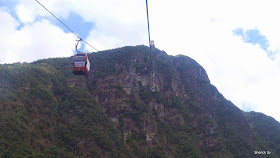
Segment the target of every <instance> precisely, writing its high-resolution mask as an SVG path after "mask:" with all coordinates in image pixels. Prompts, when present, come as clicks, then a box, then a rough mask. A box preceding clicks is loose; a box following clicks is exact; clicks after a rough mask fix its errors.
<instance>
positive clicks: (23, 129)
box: [0, 46, 280, 158]
mask: <svg viewBox="0 0 280 158" xmlns="http://www.w3.org/2000/svg"><path fill="white" fill-rule="evenodd" d="M148 50H149V48H148V47H146V46H136V47H123V48H119V49H113V50H107V51H102V52H98V53H92V54H89V55H88V56H89V60H90V62H91V71H90V73H89V75H87V76H74V75H73V74H72V58H71V57H69V58H53V59H44V60H38V61H36V62H33V63H16V64H9V65H7V64H6V65H1V67H0V157H139V158H142V157H145V156H146V154H147V157H151V158H152V157H153V158H154V157H209V158H210V157H221V158H222V157H229V158H230V157H263V156H269V157H279V156H280V145H279V143H278V142H279V141H280V124H279V122H277V121H275V120H274V119H273V118H271V117H268V116H266V115H264V114H261V113H255V112H243V111H241V110H240V109H239V108H237V107H236V106H235V105H234V104H232V103H231V102H230V101H229V100H227V99H225V98H224V97H223V95H222V94H220V93H219V92H218V90H217V89H216V88H215V86H213V85H211V83H210V81H209V79H208V76H207V73H206V72H205V70H204V69H203V67H201V66H200V65H199V64H198V63H197V62H196V61H194V60H193V59H191V58H189V57H186V56H182V55H179V56H169V55H167V54H166V53H165V52H163V51H160V50H158V49H156V50H155V58H154V59H155V64H154V70H155V85H156V89H155V92H152V91H151V86H152V75H151V72H152V65H151V63H152V62H151V61H149V60H151V58H149V59H148V57H149V51H148ZM146 64H147V69H145V66H146ZM139 73H141V75H140V76H141V80H140V81H139V80H138V78H137V77H138V75H139ZM264 154H265V155H264Z"/></svg>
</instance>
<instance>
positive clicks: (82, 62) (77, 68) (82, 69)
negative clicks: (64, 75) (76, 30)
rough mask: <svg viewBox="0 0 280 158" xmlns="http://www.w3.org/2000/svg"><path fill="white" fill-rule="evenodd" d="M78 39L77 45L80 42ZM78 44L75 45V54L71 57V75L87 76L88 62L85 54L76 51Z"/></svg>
mask: <svg viewBox="0 0 280 158" xmlns="http://www.w3.org/2000/svg"><path fill="white" fill-rule="evenodd" d="M81 40H82V39H80V40H79V41H78V43H79V42H80V41H81ZM78 43H77V44H76V50H77V52H78V53H77V54H76V55H74V57H73V74H74V75H87V74H88V72H89V70H90V62H89V60H88V56H87V54H86V53H82V52H79V51H78V49H77V46H78Z"/></svg>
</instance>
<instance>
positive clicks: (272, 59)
mask: <svg viewBox="0 0 280 158" xmlns="http://www.w3.org/2000/svg"><path fill="white" fill-rule="evenodd" d="M39 2H41V3H42V4H43V5H45V7H47V8H48V9H49V10H50V11H52V12H53V13H54V14H55V15H56V16H57V17H58V18H60V19H61V20H62V21H63V22H64V23H66V25H68V26H69V27H70V28H71V29H72V30H74V31H75V32H76V33H77V34H79V35H80V36H81V38H83V39H85V40H86V41H87V42H88V43H90V44H91V45H93V46H94V47H95V48H97V49H98V50H106V49H112V48H117V47H122V46H127V45H141V44H145V45H148V36H147V21H146V8H145V0H102V1H101V0H39ZM149 12H150V29H151V38H152V39H153V40H154V41H155V45H156V47H157V48H159V49H161V50H164V51H166V52H167V53H168V54H169V55H177V54H183V55H186V56H189V57H191V58H193V59H195V60H196V61H197V62H198V63H199V64H201V65H202V66H203V67H204V68H205V70H206V71H207V73H208V76H209V78H210V81H211V83H212V84H213V85H215V86H216V87H217V88H218V90H219V91H220V92H221V93H222V94H223V95H224V96H225V97H226V98H227V99H229V100H231V101H232V102H233V103H234V104H235V105H237V106H238V107H239V108H240V109H242V110H244V111H252V110H253V111H257V112H262V113H264V114H266V115H269V116H272V117H274V118H275V119H276V120H278V121H280V108H279V106H280V99H279V98H280V93H279V90H280V84H279V81H280V29H279V28H280V22H279V16H280V9H279V0H211V1H209V0H195V1H193V0H172V1H170V0H168V1H167V0H149ZM0 19H1V25H0V35H1V36H0V50H1V55H0V60H1V61H0V63H2V64H3V63H14V62H19V61H20V62H31V61H34V60H38V59H42V58H49V57H69V56H71V55H73V54H74V53H75V44H76V40H77V38H76V37H75V35H73V34H72V33H71V32H69V30H67V29H66V28H65V27H64V26H63V25H61V24H60V23H59V22H58V21H57V20H56V19H55V18H53V17H52V16H51V15H50V14H49V13H48V12H47V11H46V10H44V8H42V7H41V6H40V5H39V4H38V3H37V2H36V1H35V0H0ZM83 48H84V50H85V51H88V52H92V51H94V50H93V49H92V48H90V47H88V46H85V47H84V46H82V49H83Z"/></svg>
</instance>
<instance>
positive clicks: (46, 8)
mask: <svg viewBox="0 0 280 158" xmlns="http://www.w3.org/2000/svg"><path fill="white" fill-rule="evenodd" d="M35 1H36V2H37V3H38V4H40V5H41V6H42V7H43V8H45V9H46V10H47V11H48V12H49V13H50V14H51V15H52V16H53V17H54V18H56V19H57V20H58V21H59V22H60V23H61V24H63V25H64V26H65V27H66V28H67V29H68V30H69V31H71V32H72V33H73V34H75V35H76V36H77V37H78V38H79V39H81V40H82V41H83V42H85V43H86V44H87V45H89V46H90V47H91V48H93V49H95V50H96V51H97V52H98V50H97V49H96V48H95V47H93V46H92V45H90V44H89V43H88V42H87V41H85V40H83V39H82V38H81V37H80V36H79V35H78V34H77V33H75V32H74V31H73V30H72V29H71V28H69V27H68V26H67V25H66V24H65V23H63V22H62V21H61V20H60V19H59V18H58V17H56V16H55V15H54V14H53V13H52V12H51V11H49V10H48V9H47V8H46V7H45V6H44V5H43V4H42V3H40V2H39V1H38V0H35Z"/></svg>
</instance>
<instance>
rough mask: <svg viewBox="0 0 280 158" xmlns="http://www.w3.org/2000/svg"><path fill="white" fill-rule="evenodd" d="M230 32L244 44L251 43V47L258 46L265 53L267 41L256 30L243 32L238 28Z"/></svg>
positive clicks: (267, 45)
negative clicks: (239, 37) (240, 38)
mask: <svg viewBox="0 0 280 158" xmlns="http://www.w3.org/2000/svg"><path fill="white" fill-rule="evenodd" d="M232 32H233V33H234V34H235V35H238V36H241V37H242V39H243V41H244V42H245V43H251V44H253V45H256V44H259V45H260V47H261V48H262V49H263V50H265V51H267V48H268V47H269V42H268V40H267V39H266V37H265V36H263V35H262V34H261V33H260V31H259V30H258V29H251V30H244V29H243V28H238V29H235V30H233V31H232Z"/></svg>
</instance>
